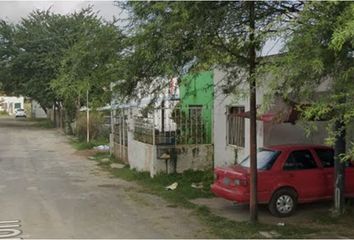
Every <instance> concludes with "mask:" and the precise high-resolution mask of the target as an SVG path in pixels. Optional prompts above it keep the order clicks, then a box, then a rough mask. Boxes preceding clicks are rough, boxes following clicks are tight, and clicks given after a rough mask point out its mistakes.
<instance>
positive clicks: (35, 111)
mask: <svg viewBox="0 0 354 240" xmlns="http://www.w3.org/2000/svg"><path fill="white" fill-rule="evenodd" d="M31 117H32V118H46V117H47V114H46V113H45V111H44V110H43V108H42V107H41V105H39V103H38V102H37V101H36V100H32V101H31Z"/></svg>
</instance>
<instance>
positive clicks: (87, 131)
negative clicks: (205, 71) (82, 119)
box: [86, 89, 90, 142]
mask: <svg viewBox="0 0 354 240" xmlns="http://www.w3.org/2000/svg"><path fill="white" fill-rule="evenodd" d="M86 142H90V109H89V90H88V89H87V90H86Z"/></svg>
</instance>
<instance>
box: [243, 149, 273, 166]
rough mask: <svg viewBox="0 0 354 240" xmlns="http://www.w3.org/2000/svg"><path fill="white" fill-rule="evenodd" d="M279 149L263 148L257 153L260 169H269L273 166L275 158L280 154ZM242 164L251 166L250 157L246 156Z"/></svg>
mask: <svg viewBox="0 0 354 240" xmlns="http://www.w3.org/2000/svg"><path fill="white" fill-rule="evenodd" d="M279 154H280V152H279V151H273V150H270V149H264V148H261V149H259V150H258V153H257V169H258V170H269V169H271V168H272V166H273V164H274V162H275V160H276V159H277V157H278V156H279ZM240 165H241V166H242V167H247V168H249V167H250V157H249V156H248V157H246V158H245V159H244V160H243V161H241V163H240Z"/></svg>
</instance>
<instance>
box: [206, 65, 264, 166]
mask: <svg viewBox="0 0 354 240" xmlns="http://www.w3.org/2000/svg"><path fill="white" fill-rule="evenodd" d="M224 76H225V74H224V73H223V72H221V71H219V70H214V84H215V87H214V114H213V119H214V121H213V125H214V126H213V136H214V141H213V142H214V165H215V166H216V167H217V166H228V165H231V164H234V163H236V162H239V161H241V160H242V159H244V158H245V157H246V156H247V155H248V153H249V142H250V134H249V124H250V122H249V119H247V118H246V119H245V147H243V148H241V147H236V146H233V145H229V144H228V139H227V110H228V106H244V107H245V111H246V112H247V111H249V101H248V95H245V96H243V97H242V96H240V95H241V93H240V95H232V96H230V95H229V96H226V95H225V94H223V93H222V90H221V88H220V86H221V85H222V82H223V81H224V79H223V78H224ZM240 87H241V89H243V90H242V91H243V92H246V91H247V87H248V85H247V84H244V85H241V86H240ZM261 101H262V92H261V91H258V92H257V103H260V102H261ZM257 146H263V122H261V121H257Z"/></svg>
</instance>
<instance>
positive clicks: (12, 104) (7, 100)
mask: <svg viewBox="0 0 354 240" xmlns="http://www.w3.org/2000/svg"><path fill="white" fill-rule="evenodd" d="M23 108H24V97H22V96H20V97H15V96H0V110H1V111H5V112H7V113H8V114H10V115H14V114H15V111H16V109H23Z"/></svg>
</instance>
